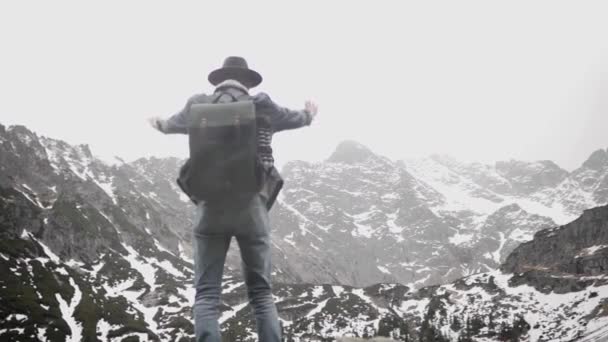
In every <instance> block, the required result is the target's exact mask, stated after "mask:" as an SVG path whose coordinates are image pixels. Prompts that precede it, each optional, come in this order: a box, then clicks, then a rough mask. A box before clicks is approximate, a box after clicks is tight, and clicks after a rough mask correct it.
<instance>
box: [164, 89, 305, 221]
mask: <svg viewBox="0 0 608 342" xmlns="http://www.w3.org/2000/svg"><path fill="white" fill-rule="evenodd" d="M220 90H221V91H223V92H229V93H231V94H232V95H234V96H239V95H242V94H246V93H247V89H246V88H244V87H238V86H227V87H222V86H221V85H220V87H218V88H216V90H215V92H214V94H215V93H217V92H218V91H220ZM213 99H215V96H214V95H213V94H212V95H206V94H196V95H193V96H192V97H190V98H189V99H188V101H187V102H186V105H185V106H184V108H183V109H182V110H181V111H179V112H177V113H176V114H174V115H173V116H171V117H170V118H169V119H167V120H166V121H164V122H163V123H162V124H161V127H160V128H161V131H162V132H163V133H165V134H175V133H180V134H188V127H189V126H190V125H189V123H190V116H189V115H190V106H192V105H193V104H196V103H210V102H212V101H213ZM252 100H253V103H254V105H255V108H256V113H263V114H266V115H267V116H268V117H269V118H270V125H271V132H270V137H269V139H268V145H270V142H271V140H272V139H271V137H272V134H274V133H276V132H280V131H283V130H289V129H295V128H300V127H304V126H308V125H310V123H311V121H312V115H311V114H310V113H309V112H308V111H306V110H291V109H289V108H285V107H281V106H279V105H277V104H276V103H275V102H274V101H272V100H271V99H270V96H268V94H266V93H258V94H256V95H254V96H252ZM270 160H273V159H272V156H270ZM267 172H268V177H267V180H266V182H265V184H264V185H263V186H262V190H261V191H260V192H261V194H262V196H264V197H265V199H266V202H267V208H268V209H270V208H271V207H272V205H273V204H274V202H275V200H276V197H277V195H278V194H279V192H280V191H281V188H282V187H283V179H282V177H281V175H280V174H279V172H278V170H277V169H276V168H275V167H274V165H273V164H271V165H269V167H268V170H267ZM193 201H194V202H195V203H196V200H193Z"/></svg>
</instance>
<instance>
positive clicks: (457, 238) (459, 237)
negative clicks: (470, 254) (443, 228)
mask: <svg viewBox="0 0 608 342" xmlns="http://www.w3.org/2000/svg"><path fill="white" fill-rule="evenodd" d="M473 237H474V234H461V233H460V232H458V233H456V234H454V235H452V236H450V238H449V241H450V243H451V244H454V245H461V244H465V243H467V242H471V240H473Z"/></svg>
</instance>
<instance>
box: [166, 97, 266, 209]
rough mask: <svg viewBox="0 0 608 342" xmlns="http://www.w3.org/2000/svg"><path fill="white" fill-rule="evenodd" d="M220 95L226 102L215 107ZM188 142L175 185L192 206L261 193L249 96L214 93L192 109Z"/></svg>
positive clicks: (262, 173) (259, 162) (252, 109)
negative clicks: (213, 95) (206, 101)
mask: <svg viewBox="0 0 608 342" xmlns="http://www.w3.org/2000/svg"><path fill="white" fill-rule="evenodd" d="M223 95H227V96H229V97H231V99H232V101H230V102H219V100H220V98H222V97H223ZM223 98H226V96H224V97H223ZM188 140H189V149H190V157H189V159H188V160H187V161H186V163H185V164H184V165H183V166H182V167H181V169H180V172H179V178H178V179H177V183H178V185H179V186H180V188H181V189H182V191H184V192H185V193H186V194H187V195H188V196H189V197H190V199H191V200H192V201H193V202H194V203H198V201H199V200H203V201H215V202H217V201H221V200H223V199H231V198H235V197H242V196H253V195H254V194H256V193H258V192H259V191H260V190H261V188H262V186H263V182H264V171H263V167H262V165H261V161H260V160H259V158H258V155H257V147H258V142H257V126H256V111H255V105H254V103H253V101H252V99H251V97H250V96H249V95H242V96H239V97H238V98H237V97H235V96H234V95H232V94H230V93H227V92H220V93H218V94H217V95H216V97H215V99H214V100H213V102H212V103H201V104H192V105H191V107H190V124H189V128H188Z"/></svg>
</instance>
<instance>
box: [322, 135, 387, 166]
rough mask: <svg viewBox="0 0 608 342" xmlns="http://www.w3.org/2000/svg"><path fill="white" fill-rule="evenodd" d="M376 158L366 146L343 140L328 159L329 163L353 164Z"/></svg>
mask: <svg viewBox="0 0 608 342" xmlns="http://www.w3.org/2000/svg"><path fill="white" fill-rule="evenodd" d="M374 156H376V155H375V154H374V152H372V150H370V149H369V148H368V147H367V146H365V145H362V144H360V143H358V142H356V141H354V140H344V141H342V142H341V143H339V144H338V146H337V147H336V149H335V150H334V152H333V153H332V155H331V156H330V157H329V158H328V161H329V162H333V163H347V164H354V163H360V162H364V161H366V160H368V159H369V158H370V157H374Z"/></svg>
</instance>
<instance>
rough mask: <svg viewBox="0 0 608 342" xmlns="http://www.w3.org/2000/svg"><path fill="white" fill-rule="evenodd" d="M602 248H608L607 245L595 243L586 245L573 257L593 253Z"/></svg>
mask: <svg viewBox="0 0 608 342" xmlns="http://www.w3.org/2000/svg"><path fill="white" fill-rule="evenodd" d="M604 248H608V245H595V246H591V247H587V248H585V249H583V250H581V251H580V252H579V253H578V254H577V255H576V256H575V257H576V258H582V257H586V256H589V255H593V254H595V253H596V252H597V251H599V250H602V249H604Z"/></svg>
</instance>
